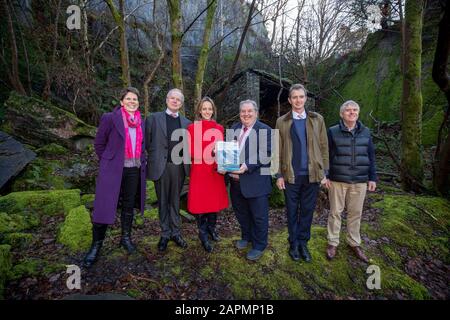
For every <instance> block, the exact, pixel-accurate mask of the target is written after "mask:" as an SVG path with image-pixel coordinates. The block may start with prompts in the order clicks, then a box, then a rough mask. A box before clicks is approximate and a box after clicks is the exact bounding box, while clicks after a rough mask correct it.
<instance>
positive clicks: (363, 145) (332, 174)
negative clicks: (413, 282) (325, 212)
mask: <svg viewBox="0 0 450 320" xmlns="http://www.w3.org/2000/svg"><path fill="white" fill-rule="evenodd" d="M340 116H341V121H340V122H339V124H337V125H335V126H332V127H331V128H329V129H328V144H329V155H330V171H329V173H328V175H327V179H326V180H325V186H326V187H327V188H328V189H329V198H330V215H329V216H328V247H327V258H328V259H330V260H331V259H333V258H334V257H335V255H336V251H337V246H338V245H339V232H340V230H341V213H342V211H344V207H347V232H348V233H347V242H348V244H349V245H350V247H351V248H352V249H353V251H354V252H355V254H356V256H357V257H358V258H359V259H361V260H362V261H364V262H366V263H367V262H369V259H368V258H367V257H366V255H365V254H364V252H363V251H362V249H361V236H360V225H361V214H362V209H363V204H364V198H365V196H366V191H367V190H369V191H375V189H376V180H377V176H376V167H375V150H374V146H373V143H372V138H371V136H370V130H369V129H368V128H367V127H365V126H364V125H363V124H362V123H361V122H360V121H358V116H359V105H358V104H357V103H356V102H355V101H352V100H349V101H346V102H344V104H342V106H341V109H340Z"/></svg>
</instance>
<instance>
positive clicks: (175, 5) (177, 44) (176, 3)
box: [167, 0, 184, 112]
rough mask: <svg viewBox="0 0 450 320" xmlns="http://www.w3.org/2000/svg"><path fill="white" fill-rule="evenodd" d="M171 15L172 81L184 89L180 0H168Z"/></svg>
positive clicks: (177, 86)
mask: <svg viewBox="0 0 450 320" xmlns="http://www.w3.org/2000/svg"><path fill="white" fill-rule="evenodd" d="M167 6H168V8H169V16H170V33H171V35H172V81H173V85H174V86H175V87H176V88H178V89H180V90H183V74H182V65H181V40H182V32H183V31H182V30H181V27H182V26H181V22H182V21H181V3H180V0H167ZM182 112H184V110H182Z"/></svg>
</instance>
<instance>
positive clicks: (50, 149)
mask: <svg viewBox="0 0 450 320" xmlns="http://www.w3.org/2000/svg"><path fill="white" fill-rule="evenodd" d="M68 152H69V150H67V148H65V147H63V146H60V145H59V144H56V143H50V144H47V145H45V146H43V147H42V148H39V149H38V150H37V153H38V155H39V156H61V155H67V153H68Z"/></svg>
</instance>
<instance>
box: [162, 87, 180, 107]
mask: <svg viewBox="0 0 450 320" xmlns="http://www.w3.org/2000/svg"><path fill="white" fill-rule="evenodd" d="M175 92H176V93H178V94H179V95H180V96H181V104H184V94H183V92H182V91H181V90H180V89H177V88H173V89H170V90H169V92H167V96H166V99H168V98H169V96H170V95H171V94H172V93H175Z"/></svg>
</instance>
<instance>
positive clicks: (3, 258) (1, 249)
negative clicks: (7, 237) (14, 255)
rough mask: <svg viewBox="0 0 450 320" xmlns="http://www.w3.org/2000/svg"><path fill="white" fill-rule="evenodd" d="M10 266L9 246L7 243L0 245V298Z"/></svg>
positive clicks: (1, 297)
mask: <svg viewBox="0 0 450 320" xmlns="http://www.w3.org/2000/svg"><path fill="white" fill-rule="evenodd" d="M11 267H12V262H11V246H10V245H7V244H2V245H0V299H3V292H4V289H5V283H6V280H7V279H8V277H9V273H10V270H11Z"/></svg>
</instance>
